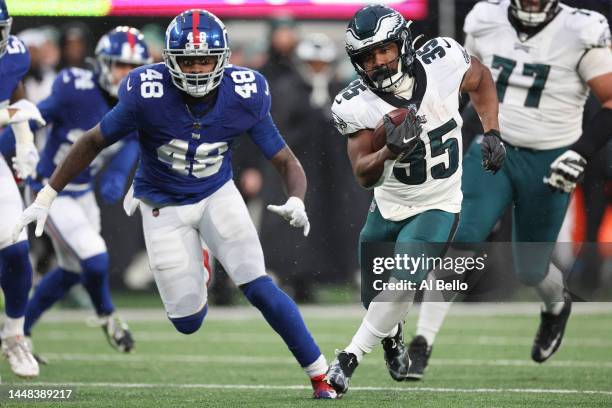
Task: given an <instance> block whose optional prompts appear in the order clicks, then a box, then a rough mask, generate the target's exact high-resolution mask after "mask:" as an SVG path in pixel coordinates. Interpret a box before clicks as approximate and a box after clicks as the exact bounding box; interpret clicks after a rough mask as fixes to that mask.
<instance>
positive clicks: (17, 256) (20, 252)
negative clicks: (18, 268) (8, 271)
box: [0, 241, 29, 266]
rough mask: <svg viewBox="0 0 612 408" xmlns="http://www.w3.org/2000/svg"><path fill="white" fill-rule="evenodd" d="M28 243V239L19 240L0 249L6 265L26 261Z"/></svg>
mask: <svg viewBox="0 0 612 408" xmlns="http://www.w3.org/2000/svg"><path fill="white" fill-rule="evenodd" d="M28 251H29V245H28V241H21V242H18V243H16V244H13V245H10V246H8V247H6V248H3V249H1V250H0V254H1V255H2V258H4V261H5V263H6V264H7V265H11V266H12V265H18V264H21V263H22V261H27V260H28V259H29V258H28V256H29V255H28Z"/></svg>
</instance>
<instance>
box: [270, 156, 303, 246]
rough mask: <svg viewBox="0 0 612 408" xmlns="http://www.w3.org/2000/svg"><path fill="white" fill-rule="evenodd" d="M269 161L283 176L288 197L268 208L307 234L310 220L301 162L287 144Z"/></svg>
mask: <svg viewBox="0 0 612 408" xmlns="http://www.w3.org/2000/svg"><path fill="white" fill-rule="evenodd" d="M270 161H271V162H272V164H273V165H274V167H276V170H277V171H278V173H279V174H280V175H281V177H282V178H283V184H284V186H285V189H286V192H287V195H288V196H289V199H288V200H287V202H286V203H285V204H283V205H268V207H267V208H268V210H270V211H272V212H273V213H275V214H278V215H280V216H281V217H283V218H284V219H286V220H287V221H289V224H290V225H291V226H292V227H296V228H304V236H308V233H309V232H310V222H309V221H308V216H307V215H306V208H305V206H304V196H305V195H306V184H307V182H306V173H304V168H303V167H302V164H301V163H300V161H299V160H298V159H297V157H295V155H294V154H293V152H292V151H291V149H290V148H289V147H288V146H285V147H283V148H282V149H281V150H280V151H279V152H278V153H276V154H275V155H274V156H272V158H271V159H270Z"/></svg>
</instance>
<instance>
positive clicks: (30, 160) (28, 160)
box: [13, 142, 39, 179]
mask: <svg viewBox="0 0 612 408" xmlns="http://www.w3.org/2000/svg"><path fill="white" fill-rule="evenodd" d="M15 151H16V152H15V157H13V168H14V169H15V171H16V172H17V177H19V178H20V179H26V178H27V177H28V176H29V175H31V174H33V173H34V170H35V169H36V165H37V164H38V159H39V156H38V149H36V145H35V144H34V142H26V143H17V144H16V149H15Z"/></svg>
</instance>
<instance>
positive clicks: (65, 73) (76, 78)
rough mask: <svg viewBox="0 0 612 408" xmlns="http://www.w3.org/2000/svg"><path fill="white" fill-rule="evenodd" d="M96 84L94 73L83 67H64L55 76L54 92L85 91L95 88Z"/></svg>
mask: <svg viewBox="0 0 612 408" xmlns="http://www.w3.org/2000/svg"><path fill="white" fill-rule="evenodd" d="M95 86H96V84H95V78H94V73H93V72H92V71H90V70H87V69H82V68H75V67H72V68H64V69H63V70H61V71H60V72H59V74H58V75H57V77H56V78H55V83H54V85H53V90H54V92H57V91H61V90H63V91H66V90H77V91H84V90H88V89H94V88H95Z"/></svg>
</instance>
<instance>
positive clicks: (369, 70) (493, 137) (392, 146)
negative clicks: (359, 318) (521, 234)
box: [327, 5, 505, 394]
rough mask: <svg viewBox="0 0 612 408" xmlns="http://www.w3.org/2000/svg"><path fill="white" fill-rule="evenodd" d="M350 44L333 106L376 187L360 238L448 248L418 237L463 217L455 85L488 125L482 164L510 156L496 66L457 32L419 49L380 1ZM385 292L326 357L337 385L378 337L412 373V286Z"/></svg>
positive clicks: (356, 168)
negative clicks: (396, 118)
mask: <svg viewBox="0 0 612 408" xmlns="http://www.w3.org/2000/svg"><path fill="white" fill-rule="evenodd" d="M346 50H347V53H348V55H349V58H350V59H351V62H352V64H353V66H354V67H355V69H356V71H357V73H358V74H359V76H360V79H358V80H356V81H354V82H353V83H351V84H350V85H349V86H348V88H346V89H345V90H344V91H342V92H341V93H340V94H338V96H337V97H336V99H335V101H334V105H333V106H332V112H333V114H334V117H335V120H336V126H337V128H338V130H339V131H340V133H342V134H343V135H346V136H347V138H348V140H347V149H348V155H349V158H350V160H351V163H352V166H353V173H354V174H355V177H356V179H357V181H358V182H359V184H360V185H362V186H363V187H365V188H374V200H373V202H372V205H371V207H370V211H369V214H368V216H367V219H366V222H365V225H364V227H363V229H362V231H361V236H360V244H362V243H368V242H372V243H373V242H391V243H397V244H412V245H413V246H412V248H415V247H417V248H422V249H424V250H426V251H428V252H427V256H443V255H444V254H443V252H442V249H441V248H442V246H443V245H440V246H429V248H431V249H428V247H427V246H423V245H420V244H422V243H434V242H438V243H442V244H444V243H447V242H450V241H452V239H453V236H454V234H455V230H456V228H457V223H458V221H459V211H460V210H461V156H462V155H461V140H460V137H461V125H462V123H463V122H462V119H461V115H460V114H459V98H458V96H459V92H469V93H470V97H471V99H472V102H473V103H474V106H475V108H476V111H477V112H478V113H479V115H480V118H481V121H482V124H483V128H484V129H485V136H484V139H483V146H482V155H483V160H482V162H481V163H479V166H483V167H484V169H485V170H491V171H497V170H499V169H500V167H501V165H502V163H503V161H504V157H505V150H504V146H503V144H502V143H501V139H500V137H499V125H498V122H497V108H498V101H497V97H496V95H495V84H494V82H493V79H492V78H491V74H490V73H489V70H488V69H487V68H486V67H484V66H483V65H482V64H481V63H480V62H479V61H478V59H476V58H471V57H470V56H469V55H468V53H467V52H466V51H465V50H464V49H463V47H461V46H460V45H459V44H458V43H457V42H456V41H455V40H453V39H452V38H443V37H440V38H434V39H432V40H430V41H428V42H427V43H426V44H425V45H424V46H423V47H421V48H420V49H418V50H415V49H414V47H413V44H412V36H411V34H410V30H409V23H407V22H406V20H404V18H403V17H402V15H401V14H399V13H398V12H397V11H395V10H393V9H391V8H389V7H386V6H382V5H373V6H367V7H365V8H363V9H361V10H360V11H358V12H357V13H356V14H355V16H354V17H353V19H352V20H351V21H350V23H349V26H348V29H347V31H346ZM399 107H404V108H408V109H409V113H408V114H407V115H406V119H405V120H404V121H403V122H402V123H400V124H398V125H395V124H393V123H392V122H391V119H390V117H389V115H388V113H389V112H391V111H393V110H394V109H396V108H399ZM381 119H382V120H383V126H384V129H385V133H386V145H384V146H383V147H382V148H380V149H379V150H376V149H378V147H377V146H376V147H375V146H374V143H373V141H372V134H373V130H372V129H375V128H376V127H377V123H379V122H380V121H381ZM481 170H482V169H481ZM361 248H362V250H363V247H361ZM409 251H415V250H414V249H409ZM440 252H442V253H440ZM420 255H422V254H421V253H420V250H419V256H420ZM426 273H427V271H426V270H425V269H424V268H423V269H421V270H419V271H416V273H415V274H414V275H412V276H410V277H407V276H400V275H394V273H392V275H393V277H392V279H393V278H395V279H396V280H399V279H409V280H411V281H413V282H417V283H418V282H420V281H421V280H423V279H424V277H425V274H426ZM382 295H387V294H386V293H384V292H382V293H381V294H380V295H378V296H377V297H375V298H374V299H373V300H372V302H371V303H370V304H369V306H368V311H367V313H366V315H365V317H364V319H363V322H362V323H361V326H360V327H359V329H358V330H357V332H356V334H355V336H354V337H353V339H352V341H351V343H350V344H349V345H348V347H346V348H345V349H344V350H343V351H341V352H340V353H339V354H338V356H337V359H336V360H334V362H333V363H332V364H331V365H330V369H329V372H328V376H327V380H328V381H329V383H330V384H331V385H332V386H333V387H334V388H335V389H336V391H337V392H338V393H339V394H342V393H345V392H346V391H347V390H348V386H349V380H350V377H351V375H352V374H353V371H354V370H355V368H356V367H357V365H358V364H359V362H360V361H361V359H362V358H363V356H364V354H367V353H370V352H371V351H372V349H373V348H374V346H376V345H377V344H378V343H379V342H381V340H382V344H383V348H384V351H385V361H386V362H387V368H388V370H389V373H390V374H391V377H392V378H393V379H394V380H396V381H403V380H405V379H406V376H407V374H408V367H409V359H408V355H407V351H406V349H405V347H404V344H403V338H402V324H401V322H402V321H403V320H404V318H405V317H406V314H407V313H408V310H409V308H410V306H411V305H412V302H413V299H414V291H410V290H407V291H397V294H396V296H393V297H385V298H381V296H382Z"/></svg>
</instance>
